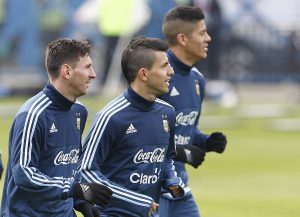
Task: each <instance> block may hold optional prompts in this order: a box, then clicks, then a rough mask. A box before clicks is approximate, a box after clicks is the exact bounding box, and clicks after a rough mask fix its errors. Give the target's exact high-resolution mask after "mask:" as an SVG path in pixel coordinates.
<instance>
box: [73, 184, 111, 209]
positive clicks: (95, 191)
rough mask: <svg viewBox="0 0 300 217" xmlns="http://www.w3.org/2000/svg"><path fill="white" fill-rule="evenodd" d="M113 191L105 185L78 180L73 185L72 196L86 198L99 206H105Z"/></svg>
mask: <svg viewBox="0 0 300 217" xmlns="http://www.w3.org/2000/svg"><path fill="white" fill-rule="evenodd" d="M112 193H113V192H112V190H110V189H109V188H108V187H106V186H105V185H101V184H97V183H78V182H77V183H75V184H74V186H73V191H72V192H71V197H73V198H77V199H81V200H86V201H88V202H90V203H93V204H94V203H95V204H97V205H99V206H105V205H107V204H108V203H109V201H110V199H111V195H112Z"/></svg>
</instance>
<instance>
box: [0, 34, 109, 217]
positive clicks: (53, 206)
mask: <svg viewBox="0 0 300 217" xmlns="http://www.w3.org/2000/svg"><path fill="white" fill-rule="evenodd" d="M90 48H91V44H90V42H89V41H88V40H74V39H57V40H55V41H53V42H51V43H49V45H48V47H47V49H46V58H45V66H46V69H47V73H48V77H49V82H47V84H46V86H45V87H44V89H43V90H42V91H41V92H39V93H38V94H37V95H35V96H33V97H32V98H30V99H29V100H28V101H27V102H25V103H24V104H23V105H22V107H21V108H20V110H19V111H18V113H17V115H16V117H15V119H14V121H13V125H12V127H11V130H10V136H9V159H8V166H7V172H6V176H5V184H4V191H3V195H2V205H1V216H2V217H6V216H7V217H16V216H18V217H25V216H26V217H29V216H30V217H41V216H47V217H51V216H53V217H74V216H76V215H75V212H74V211H73V198H77V199H81V200H85V201H89V202H91V203H96V204H99V205H105V204H107V202H108V201H109V199H110V197H111V194H112V192H111V190H110V189H108V188H107V187H106V186H104V185H100V184H96V183H92V184H90V183H86V184H80V183H78V182H77V181H74V179H73V175H74V173H75V172H76V168H78V160H79V155H80V154H81V139H82V133H83V130H84V127H85V122H86V119H87V110H86V108H85V107H84V106H83V105H82V104H80V103H79V102H78V101H77V100H76V99H77V97H79V96H82V95H85V94H86V93H87V90H88V87H89V85H90V82H91V81H92V80H93V79H94V78H95V77H96V74H95V72H94V70H93V65H92V60H91V59H90V56H89V53H90ZM85 204H89V203H85ZM82 206H83V204H82ZM87 207H88V206H85V208H86V209H87Z"/></svg>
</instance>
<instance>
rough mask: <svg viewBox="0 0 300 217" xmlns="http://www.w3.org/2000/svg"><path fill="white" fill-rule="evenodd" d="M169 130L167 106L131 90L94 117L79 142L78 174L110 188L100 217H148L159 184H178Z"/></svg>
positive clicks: (171, 112)
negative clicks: (82, 151) (106, 202)
mask: <svg viewBox="0 0 300 217" xmlns="http://www.w3.org/2000/svg"><path fill="white" fill-rule="evenodd" d="M174 126H175V111H174V108H173V107H172V106H170V105H169V104H167V103H166V102H164V101H162V100H160V99H156V100H155V101H154V102H150V101H147V100H146V99H144V98H142V97H141V96H139V95H138V94H137V93H135V92H134V91H133V90H132V89H131V88H130V87H129V88H128V89H127V90H126V91H125V92H124V93H123V94H122V95H121V96H120V97H118V98H116V99H115V100H113V101H112V102H110V103H109V104H108V105H107V106H105V107H104V108H103V109H102V110H101V111H100V112H99V113H98V114H97V115H96V117H95V119H94V120H93V123H92V125H91V127H90V129H89V132H88V135H87V138H86V140H85V142H84V148H85V151H84V155H83V156H84V157H83V161H82V171H81V172H82V174H81V175H82V177H83V178H84V179H86V180H87V181H88V182H100V183H103V184H105V185H107V186H108V187H110V188H111V189H112V190H113V195H112V200H111V203H110V204H109V205H108V206H107V207H105V208H104V209H103V210H102V213H103V214H104V216H114V217H116V216H120V217H121V216H122V217H124V216H131V217H135V216H145V217H148V213H149V207H150V204H151V203H152V202H153V201H156V202H158V200H159V197H160V190H161V187H162V186H163V187H165V188H166V187H168V186H170V185H180V186H182V181H181V179H180V178H178V177H177V176H176V172H175V171H174V165H173V160H172V158H173V157H175V155H176V151H175V146H174V137H173V136H174ZM182 187H183V186H182Z"/></svg>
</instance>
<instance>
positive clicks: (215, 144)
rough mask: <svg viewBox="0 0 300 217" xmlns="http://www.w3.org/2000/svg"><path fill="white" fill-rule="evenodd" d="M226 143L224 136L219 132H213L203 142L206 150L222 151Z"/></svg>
mask: <svg viewBox="0 0 300 217" xmlns="http://www.w3.org/2000/svg"><path fill="white" fill-rule="evenodd" d="M226 144H227V139H226V136H225V135H224V134H223V133H220V132H213V133H212V134H210V136H209V137H208V138H207V140H206V142H205V147H206V151H207V152H208V151H215V152H217V153H223V152H224V150H225V148H226Z"/></svg>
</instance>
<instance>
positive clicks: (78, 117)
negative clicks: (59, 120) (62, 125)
mask: <svg viewBox="0 0 300 217" xmlns="http://www.w3.org/2000/svg"><path fill="white" fill-rule="evenodd" d="M76 125H77V129H78V130H80V113H76Z"/></svg>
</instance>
